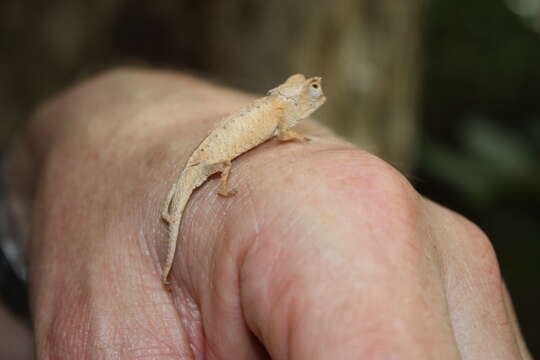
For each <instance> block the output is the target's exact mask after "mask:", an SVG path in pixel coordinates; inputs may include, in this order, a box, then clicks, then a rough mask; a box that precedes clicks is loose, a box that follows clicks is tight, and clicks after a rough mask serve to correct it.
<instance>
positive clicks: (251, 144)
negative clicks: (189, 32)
mask: <svg viewBox="0 0 540 360" xmlns="http://www.w3.org/2000/svg"><path fill="white" fill-rule="evenodd" d="M321 83H322V79H321V78H320V77H311V78H307V79H306V78H305V76H304V75H302V74H295V75H292V76H290V77H289V78H288V79H287V80H286V81H285V82H284V83H283V84H281V85H279V86H277V87H275V88H273V89H271V90H269V91H268V92H267V94H266V96H264V97H262V98H259V99H256V100H254V101H253V102H251V103H250V104H248V105H246V106H245V107H243V108H241V109H240V110H238V111H237V112H235V113H233V114H231V115H228V116H226V117H225V118H223V119H222V120H221V121H219V122H218V123H217V125H216V127H215V128H214V129H213V130H211V131H210V132H209V134H208V136H207V137H206V138H205V139H204V140H203V141H202V142H201V143H200V145H199V146H198V147H197V148H196V149H195V150H194V151H193V153H192V154H191V156H190V157H189V159H188V160H187V163H186V165H185V167H184V169H183V170H182V172H181V174H180V176H179V177H178V180H177V181H176V183H175V184H174V185H173V186H172V187H171V189H170V191H169V193H168V195H167V199H166V201H165V202H164V203H163V206H162V209H161V218H162V219H163V221H165V222H166V223H167V224H168V236H169V243H168V251H167V255H166V260H165V264H164V266H163V271H162V281H163V283H164V284H165V285H168V284H169V282H168V280H167V278H168V276H169V272H170V271H171V268H172V265H173V261H174V257H175V252H176V247H177V240H178V237H179V231H180V223H181V221H182V214H183V212H184V209H185V207H186V204H187V203H188V201H189V199H190V197H191V194H192V193H193V191H194V190H195V189H196V188H197V187H199V186H201V185H202V184H203V183H204V182H205V181H206V180H207V179H208V178H209V177H210V176H211V175H213V174H216V173H221V178H220V184H219V188H218V194H219V195H221V196H232V195H234V194H236V190H231V189H229V187H228V179H229V175H230V171H231V167H232V160H234V159H235V158H237V157H238V156H240V155H242V154H243V153H245V152H247V151H249V150H251V149H253V148H255V147H257V146H258V145H260V144H262V143H264V142H266V141H267V140H269V139H271V138H273V137H274V136H277V137H278V139H279V140H280V141H283V142H285V141H295V140H296V141H301V142H304V141H307V140H309V139H308V138H306V137H304V136H302V135H300V134H298V133H297V132H295V131H293V130H291V128H292V127H294V126H295V125H296V124H298V123H299V122H300V120H302V119H305V118H307V117H308V116H309V115H311V114H312V113H313V112H314V111H315V110H317V109H318V108H319V107H320V106H321V105H322V104H324V102H325V101H326V97H325V96H324V93H323V91H322V85H321Z"/></svg>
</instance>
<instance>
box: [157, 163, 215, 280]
mask: <svg viewBox="0 0 540 360" xmlns="http://www.w3.org/2000/svg"><path fill="white" fill-rule="evenodd" d="M201 170H202V169H201V167H200V166H193V167H189V168H186V169H185V170H184V171H183V172H182V175H180V178H179V179H178V182H177V183H176V184H175V185H173V188H172V189H171V192H170V193H169V196H168V198H167V201H166V202H165V204H164V210H163V212H162V217H163V219H164V220H165V221H166V222H168V223H169V246H168V250H167V258H166V260H165V265H163V273H162V281H163V283H164V284H165V285H168V284H169V281H168V280H167V278H168V276H169V273H170V271H171V268H172V265H173V262H174V255H175V253H176V243H177V240H178V236H179V232H180V231H179V230H180V223H181V222H182V214H183V213H184V209H185V207H186V205H187V203H188V201H189V198H190V197H191V194H192V193H193V190H194V189H195V188H197V187H198V186H199V185H201V184H202V183H203V182H204V181H205V180H206V178H207V177H208V176H206V174H205V173H204V171H201Z"/></svg>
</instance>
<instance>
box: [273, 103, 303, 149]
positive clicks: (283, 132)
mask: <svg viewBox="0 0 540 360" xmlns="http://www.w3.org/2000/svg"><path fill="white" fill-rule="evenodd" d="M297 122H298V120H297V116H296V114H294V113H293V112H292V111H291V110H288V109H285V110H284V111H283V117H282V118H281V119H280V120H279V122H278V133H277V136H278V139H279V140H280V141H300V142H306V141H309V140H310V139H309V138H307V137H305V136H303V135H300V134H298V133H297V132H296V131H293V130H290V128H291V127H292V126H294V125H295V124H296V123H297Z"/></svg>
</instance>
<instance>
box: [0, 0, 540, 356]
mask: <svg viewBox="0 0 540 360" xmlns="http://www.w3.org/2000/svg"><path fill="white" fill-rule="evenodd" d="M119 65H135V66H147V65H148V66H150V65H151V66H155V67H166V68H173V69H179V70H186V71H190V72H193V73H197V74H200V75H202V76H205V77H207V78H209V79H212V80H214V81H216V82H220V83H224V84H227V85H230V86H235V87H239V88H242V89H245V90H248V91H254V92H264V91H265V90H267V89H269V88H270V87H272V86H274V85H275V84H277V83H280V82H281V81H283V80H284V79H285V78H286V77H287V76H288V75H289V74H291V73H292V72H303V73H306V74H307V75H315V74H317V75H321V76H323V78H324V87H325V92H326V94H327V97H328V100H329V101H328V102H327V105H325V107H324V110H322V111H321V112H319V113H318V118H319V119H320V120H321V121H322V122H324V123H326V124H328V125H329V126H331V127H333V128H334V129H335V130H336V131H337V132H338V133H339V134H341V135H343V136H345V137H347V138H348V139H350V140H351V141H353V142H355V143H357V144H358V145H360V146H362V147H364V148H366V149H367V150H369V151H371V152H374V153H376V154H378V155H380V156H381V157H383V158H384V159H386V160H388V161H389V162H390V163H392V164H394V166H396V167H397V168H398V169H400V170H401V171H403V172H404V173H405V174H406V175H407V176H408V177H409V179H410V180H411V181H412V182H413V183H414V184H415V186H416V188H417V189H418V190H419V191H420V192H421V193H422V194H424V195H426V196H428V197H430V198H431V199H433V200H435V201H438V202H440V203H442V204H444V205H446V206H448V207H450V208H452V209H454V210H456V211H458V212H461V213H463V214H464V215H466V216H467V217H469V218H470V219H471V220H473V221H474V222H476V223H477V224H478V225H480V227H481V228H482V229H483V230H484V231H485V232H486V233H487V234H488V235H489V237H490V238H491V240H492V241H493V244H494V246H495V248H496V250H497V253H498V256H499V260H500V263H501V268H502V272H503V276H504V278H505V279H506V282H507V284H508V287H509V290H510V292H511V294H512V297H513V300H514V303H515V307H516V311H517V314H518V317H519V319H520V322H521V325H522V329H523V332H524V335H525V338H526V340H527V342H528V345H529V347H530V349H531V351H532V353H533V355H536V356H540V309H539V306H538V305H540V286H539V280H538V279H539V278H540V261H539V260H540V259H539V257H540V181H539V178H540V99H539V95H540V0H475V1H469V0H423V1H420V0H401V1H395V0H355V1H353V0H336V1H331V2H330V1H323V0H311V1H307V0H296V1H287V0H273V1H264V0H258V1H257V0H227V1H216V0H208V1H200V0H184V1H180V0H161V1H155V0H140V1H137V2H134V1H127V0H94V1H83V0H49V1H46V2H43V1H38V0H1V1H0V145H3V146H5V145H6V144H7V142H8V141H9V139H10V137H11V136H12V135H13V133H14V132H16V130H17V129H18V128H20V127H21V126H22V125H23V124H24V122H25V120H26V119H27V118H28V116H29V114H30V113H31V112H32V110H33V109H35V107H36V106H37V104H39V103H40V102H42V101H43V100H44V99H46V98H47V97H49V96H52V95H53V94H55V93H57V92H58V91H61V90H62V89H64V88H65V87H66V86H68V85H70V84H73V83H74V82H77V81H79V80H81V79H84V78H85V77H87V76H90V75H92V74H94V73H96V72H98V71H100V70H104V69H108V68H110V67H114V66H119ZM3 291H9V289H3Z"/></svg>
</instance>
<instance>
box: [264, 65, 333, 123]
mask: <svg viewBox="0 0 540 360" xmlns="http://www.w3.org/2000/svg"><path fill="white" fill-rule="evenodd" d="M268 95H269V96H281V97H283V98H285V99H286V100H287V101H289V102H290V103H291V104H292V105H293V106H294V107H295V113H296V114H297V115H298V120H300V119H304V118H306V117H308V116H309V115H311V114H312V113H313V112H314V111H315V110H317V109H318V108H319V107H320V106H321V105H322V104H324V102H325V101H326V97H325V96H324V93H323V91H322V79H321V78H320V77H312V78H309V79H306V78H305V76H304V75H302V74H295V75H292V76H290V77H289V78H288V79H287V81H285V82H284V83H283V84H281V85H280V86H278V87H276V88H273V89H272V90H270V91H268Z"/></svg>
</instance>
